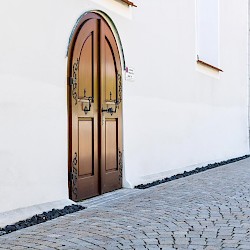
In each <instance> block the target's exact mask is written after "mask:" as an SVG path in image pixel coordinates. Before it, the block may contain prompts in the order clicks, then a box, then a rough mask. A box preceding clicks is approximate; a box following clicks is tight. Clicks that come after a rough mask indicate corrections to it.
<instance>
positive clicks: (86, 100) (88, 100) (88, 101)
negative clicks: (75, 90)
mask: <svg viewBox="0 0 250 250" xmlns="http://www.w3.org/2000/svg"><path fill="white" fill-rule="evenodd" d="M77 100H78V101H79V102H81V103H82V107H83V106H84V108H83V111H84V113H85V114H87V113H88V112H89V111H90V110H91V103H92V102H94V97H93V96H86V89H84V96H83V98H78V99H77Z"/></svg>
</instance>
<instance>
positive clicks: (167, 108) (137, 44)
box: [124, 0, 249, 185]
mask: <svg viewBox="0 0 250 250" xmlns="http://www.w3.org/2000/svg"><path fill="white" fill-rule="evenodd" d="M136 3H137V4H138V6H139V7H138V8H137V9H136V10H135V11H134V35H133V37H137V39H134V40H133V39H131V40H133V45H132V44H131V45H130V46H131V48H132V52H131V53H127V55H126V59H127V63H128V64H131V65H133V66H134V67H135V69H136V74H137V76H136V78H137V81H136V82H135V83H133V84H132V83H131V84H129V83H127V84H126V85H125V86H124V88H125V94H126V96H127V97H125V98H124V118H125V119H124V123H125V156H126V159H125V160H126V176H127V179H128V180H129V181H130V183H131V184H132V185H135V184H139V183H143V182H144V183H146V182H148V181H152V180H154V179H157V178H160V177H161V178H162V176H164V177H165V176H169V175H171V174H173V173H176V172H180V171H183V169H192V168H195V167H196V166H200V165H206V164H207V163H213V162H215V161H220V160H226V159H230V158H234V157H237V156H241V155H244V154H248V153H249V148H248V135H247V125H248V121H247V105H248V103H247V100H248V97H247V95H248V92H247V84H248V83H247V9H248V8H247V0H243V1H237V0H221V1H220V27H219V29H220V38H219V40H220V48H219V51H220V55H219V56H220V62H221V63H220V64H221V68H222V70H223V71H224V72H223V73H220V74H218V73H216V74H209V71H208V73H207V74H204V73H201V72H200V70H199V69H198V68H197V66H196V49H197V48H196V40H195V39H196V25H195V1H183V0H175V1H165V0H158V1H157V4H156V2H155V1H150V0H145V1H143V3H142V2H141V1H136ZM159 5H160V6H165V7H161V8H159ZM149 27H150V28H149ZM131 43H132V42H131ZM157 173H159V174H158V175H157Z"/></svg>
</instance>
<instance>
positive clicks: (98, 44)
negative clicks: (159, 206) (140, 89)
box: [68, 14, 123, 201]
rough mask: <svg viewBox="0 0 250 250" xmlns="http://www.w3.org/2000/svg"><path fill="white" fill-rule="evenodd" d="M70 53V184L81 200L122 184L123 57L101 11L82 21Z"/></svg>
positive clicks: (71, 189)
mask: <svg viewBox="0 0 250 250" xmlns="http://www.w3.org/2000/svg"><path fill="white" fill-rule="evenodd" d="M69 59H70V64H69V71H68V73H69V187H70V195H71V198H72V199H73V200H75V201H78V200H82V199H85V198H89V197H93V196H96V195H99V194H102V193H105V192H109V191H112V190H115V189H119V188H121V186H122V151H123V150H122V69H121V61H120V55H119V51H118V47H117V44H116V41H115V38H114V35H113V33H112V31H111V29H110V27H109V26H108V24H107V23H106V21H105V20H104V19H102V18H101V17H100V16H99V15H96V14H88V15H87V16H85V17H84V19H83V20H82V21H81V23H80V24H79V26H78V29H77V31H76V33H75V35H74V36H73V39H72V43H71V46H70V54H69Z"/></svg>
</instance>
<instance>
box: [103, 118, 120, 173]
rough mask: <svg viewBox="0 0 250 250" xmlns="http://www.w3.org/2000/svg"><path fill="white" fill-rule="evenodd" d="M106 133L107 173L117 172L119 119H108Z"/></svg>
mask: <svg viewBox="0 0 250 250" xmlns="http://www.w3.org/2000/svg"><path fill="white" fill-rule="evenodd" d="M105 131H106V133H105V141H106V147H105V150H106V162H105V167H106V171H111V170H117V169H118V168H117V152H118V148H117V139H118V136H117V119H106V124H105Z"/></svg>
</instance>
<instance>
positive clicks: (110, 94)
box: [109, 91, 112, 101]
mask: <svg viewBox="0 0 250 250" xmlns="http://www.w3.org/2000/svg"><path fill="white" fill-rule="evenodd" d="M109 96H110V101H112V92H111V91H110V93H109Z"/></svg>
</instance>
